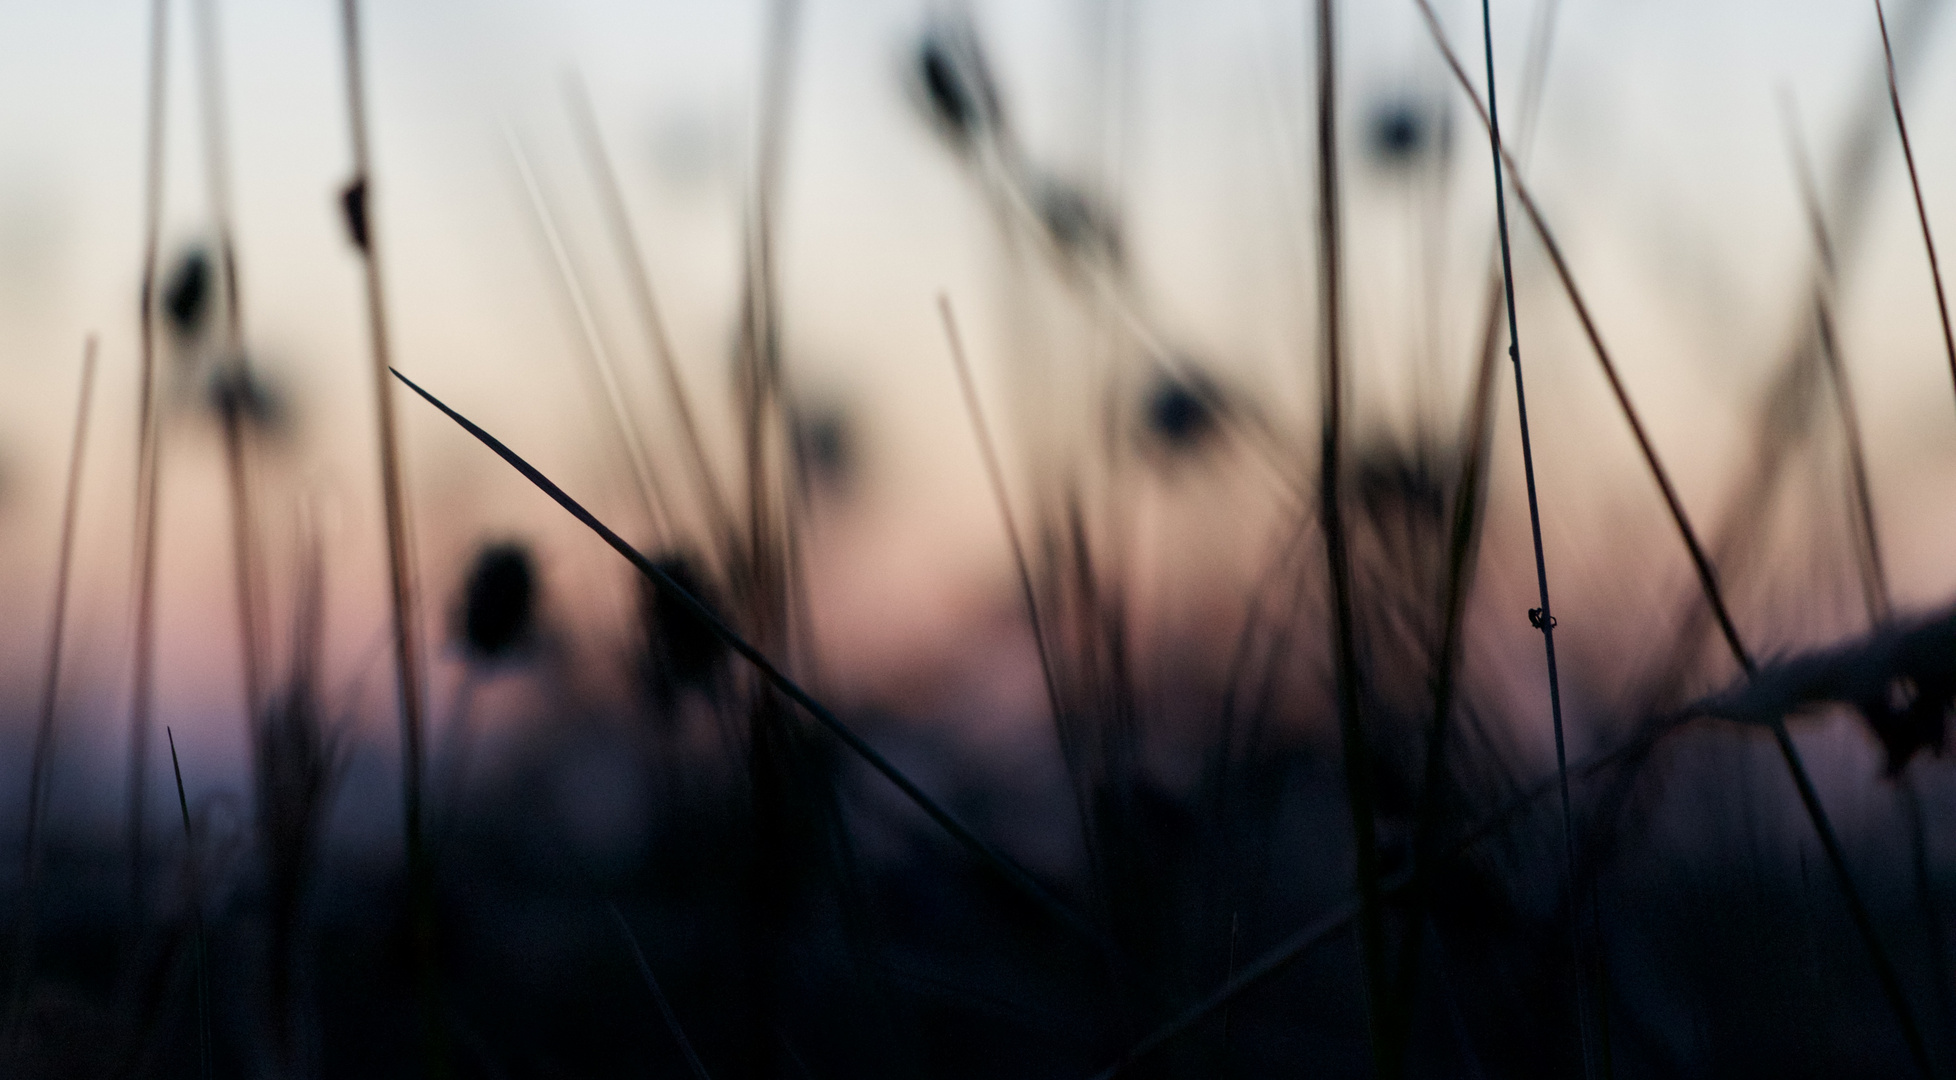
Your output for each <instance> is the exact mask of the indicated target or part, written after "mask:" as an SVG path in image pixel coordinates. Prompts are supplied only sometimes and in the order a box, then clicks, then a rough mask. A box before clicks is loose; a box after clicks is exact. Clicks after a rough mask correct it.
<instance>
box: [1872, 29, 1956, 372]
mask: <svg viewBox="0 0 1956 1080" xmlns="http://www.w3.org/2000/svg"><path fill="white" fill-rule="evenodd" d="M1874 9H1875V21H1876V22H1877V23H1878V24H1880V26H1881V56H1882V68H1883V70H1884V71H1885V72H1886V73H1887V75H1888V103H1889V104H1890V105H1891V106H1893V107H1894V110H1895V133H1896V134H1897V135H1900V136H1901V138H1902V160H1903V162H1905V163H1906V164H1907V165H1908V184H1909V188H1910V190H1912V191H1913V192H1914V193H1915V217H1916V220H1917V221H1920V222H1921V223H1922V247H1923V249H1924V250H1925V251H1927V252H1928V253H1929V277H1930V279H1931V280H1933V281H1934V282H1935V286H1936V312H1937V314H1939V315H1940V316H1942V347H1943V351H1944V353H1946V354H1947V355H1948V357H1949V376H1950V378H1951V379H1952V380H1956V331H1952V330H1951V329H1950V325H1949V297H1948V295H1947V294H1946V293H1944V292H1943V287H1942V266H1941V264H1940V263H1938V262H1937V261H1936V238H1935V236H1934V235H1933V234H1931V233H1930V231H1929V207H1928V205H1927V204H1926V203H1924V202H1923V201H1922V177H1921V175H1920V174H1918V173H1917V172H1916V170H1915V151H1914V150H1913V149H1912V148H1911V147H1910V146H1909V141H1908V121H1906V120H1904V119H1903V118H1902V90H1901V85H1900V82H1899V80H1897V79H1896V77H1895V49H1894V46H1893V45H1891V44H1890V43H1889V41H1888V16H1886V15H1884V14H1882V10H1881V0H1874Z"/></svg>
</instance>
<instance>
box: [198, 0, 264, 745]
mask: <svg viewBox="0 0 1956 1080" xmlns="http://www.w3.org/2000/svg"><path fill="white" fill-rule="evenodd" d="M190 10H191V15H192V16H193V19H192V21H193V23H194V24H195V30H196V34H195V40H196V46H197V76H198V78H197V86H198V96H199V98H200V103H201V105H202V107H203V135H204V183H205V185H206V186H207V187H208V189H209V192H210V201H211V219H212V221H213V223H214V225H215V227H216V232H217V249H218V270H219V275H220V277H219V280H220V281H221V282H222V283H223V288H224V350H223V353H222V355H220V356H219V357H218V365H219V371H218V378H220V379H223V380H227V381H228V380H232V379H235V380H237V381H236V384H235V385H228V386H227V389H226V391H225V392H224V393H223V395H222V397H221V398H220V399H219V417H218V419H219V422H220V423H221V424H222V426H223V429H224V467H225V479H226V482H227V485H228V487H229V489H230V497H231V562H232V574H233V578H234V588H235V590H236V593H237V603H238V637H239V648H238V655H239V657H240V660H241V663H242V666H243V670H244V698H245V725H246V728H247V730H249V731H252V732H256V731H257V724H256V721H257V716H258V710H259V708H260V707H261V706H263V705H264V703H265V697H264V687H265V683H264V674H263V672H264V667H263V665H264V657H263V655H262V653H261V647H262V642H263V638H262V637H261V635H260V633H259V628H260V626H261V625H262V620H261V619H260V608H259V604H260V598H261V597H262V596H263V594H264V590H263V589H262V588H261V587H260V586H259V584H258V551H257V547H258V540H257V535H258V530H257V524H256V514H255V512H254V510H253V509H252V500H251V481H250V472H249V462H248V461H247V460H246V453H245V451H246V434H247V433H246V431H245V423H246V418H245V416H244V414H243V412H242V408H241V407H242V405H243V402H241V401H240V400H239V397H240V395H241V394H242V393H244V392H245V388H246V387H247V386H248V385H249V380H250V367H251V365H250V361H249V360H248V359H246V357H245V354H244V303H243V301H242V300H241V299H240V297H239V295H238V258H237V244H236V241H235V233H236V229H235V227H234V224H233V220H232V212H231V166H230V149H229V145H228V140H227V138H226V128H225V122H224V79H223V64H222V62H221V56H222V53H221V51H220V48H219V44H218V31H217V4H216V0H195V2H193V3H192V4H191V6H190Z"/></svg>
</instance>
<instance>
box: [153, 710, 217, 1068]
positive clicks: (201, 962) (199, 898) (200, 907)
mask: <svg viewBox="0 0 1956 1080" xmlns="http://www.w3.org/2000/svg"><path fill="white" fill-rule="evenodd" d="M163 734H164V736H165V737H167V738H168V739H169V741H170V771H171V772H173V773H175V774H176V778H177V810H178V811H179V812H181V813H182V814H183V847H184V859H185V860H186V862H187V863H188V865H189V867H190V913H191V918H192V919H193V920H194V922H193V924H192V927H193V930H194V931H195V933H196V936H197V937H196V945H197V1059H198V1061H199V1062H200V1063H201V1065H202V1068H201V1069H200V1070H199V1075H201V1076H202V1077H203V1078H204V1080H210V1078H211V988H210V970H209V963H210V960H209V951H208V950H207V948H206V947H205V942H204V893H203V884H202V881H201V880H200V879H201V877H202V874H201V873H200V872H199V869H198V863H197V841H196V838H195V837H193V836H192V835H191V833H190V800H189V799H188V798H186V797H185V796H184V793H183V766H182V765H180V764H178V763H177V736H176V733H175V732H173V731H171V730H170V729H169V728H167V727H166V728H164V729H163Z"/></svg>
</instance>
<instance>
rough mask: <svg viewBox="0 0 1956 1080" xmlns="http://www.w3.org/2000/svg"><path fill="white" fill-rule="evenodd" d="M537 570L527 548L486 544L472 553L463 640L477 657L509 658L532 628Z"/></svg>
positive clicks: (462, 620)
mask: <svg viewBox="0 0 1956 1080" xmlns="http://www.w3.org/2000/svg"><path fill="white" fill-rule="evenodd" d="M536 592H537V589H536V572H535V570H534V569H533V567H532V565H531V560H530V551H529V548H527V547H525V546H524V545H522V544H519V543H508V542H505V543H499V544H490V545H488V546H486V547H484V548H483V549H482V550H481V551H480V552H478V553H477V554H476V557H475V565H474V566H472V567H471V568H470V569H469V578H468V583H467V585H466V586H465V587H464V590H463V595H462V613H461V614H462V617H461V620H460V621H461V624H462V625H461V631H462V643H463V645H464V646H466V647H467V648H468V650H469V652H470V654H471V655H473V656H474V657H475V658H477V659H479V660H496V659H500V658H502V657H505V656H508V655H509V654H510V653H512V652H514V651H516V650H517V649H519V648H521V647H522V645H523V644H524V643H525V642H527V641H528V640H529V639H530V637H531V636H532V634H533V633H534V632H535V628H536Z"/></svg>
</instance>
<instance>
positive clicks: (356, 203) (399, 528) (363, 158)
mask: <svg viewBox="0 0 1956 1080" xmlns="http://www.w3.org/2000/svg"><path fill="white" fill-rule="evenodd" d="M359 9H360V0H341V4H340V16H341V32H342V40H343V44H344V49H345V66H346V102H347V120H348V130H349V134H350V136H351V143H352V151H353V180H352V183H351V185H350V186H349V187H348V188H347V189H346V195H345V201H344V205H345V208H346V210H347V217H348V222H347V224H348V227H349V231H350V232H351V233H352V235H353V239H354V241H355V246H356V247H357V248H358V249H359V251H360V261H361V265H362V266H363V267H364V269H365V271H366V275H365V277H366V300H367V331H368V347H369V349H370V352H371V355H372V358H373V375H374V411H375V414H376V419H377V421H378V430H377V431H376V433H375V434H376V442H377V443H378V449H379V456H380V487H381V498H382V501H383V504H384V507H385V513H386V526H387V579H388V586H389V595H390V599H391V601H392V614H393V624H394V671H395V677H396V686H397V689H398V692H399V697H400V709H401V796H402V797H401V809H402V817H403V822H402V831H403V833H404V836H405V839H406V846H407V875H408V891H409V907H410V913H409V914H410V917H411V919H412V923H413V931H412V933H411V935H410V936H411V938H412V941H413V946H412V948H413V954H414V963H415V969H416V983H417V992H418V997H419V999H420V1002H419V1004H420V1008H421V1024H422V1035H423V1039H424V1052H425V1054H426V1055H427V1064H428V1066H429V1069H430V1071H431V1072H432V1073H434V1074H436V1075H440V1074H445V1073H446V1071H447V1069H446V1061H445V1054H444V1051H443V1048H442V1045H441V1035H440V1030H441V1027H440V1015H441V1014H440V1008H439V1006H438V1004H437V1003H436V1000H435V996H436V987H435V956H434V950H435V942H434V898H433V896H432V889H433V880H432V874H431V872H430V868H429V867H428V865H427V853H426V851H425V849H424V845H423V842H422V827H421V826H422V820H421V819H422V810H421V803H422V688H423V678H422V669H421V651H420V646H419V637H418V635H417V633H416V628H417V626H418V623H417V622H416V605H415V593H414V577H413V573H414V569H413V553H412V552H411V551H410V550H409V545H408V517H407V498H406V495H405V493H404V491H403V490H402V480H401V452H400V435H399V431H398V426H397V423H396V420H395V416H394V399H393V397H392V395H391V394H390V393H389V387H388V383H387V373H388V372H389V371H390V370H392V369H391V366H390V364H389V360H388V356H389V346H388V340H387V295H386V290H385V288H384V287H383V284H382V278H381V262H380V243H379V236H378V230H377V229H376V228H375V224H376V222H375V215H374V199H373V185H372V175H373V174H372V162H371V156H370V152H369V149H368V133H367V103H366V86H365V77H364V69H363V64H362V60H361V48H360V10H359Z"/></svg>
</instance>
